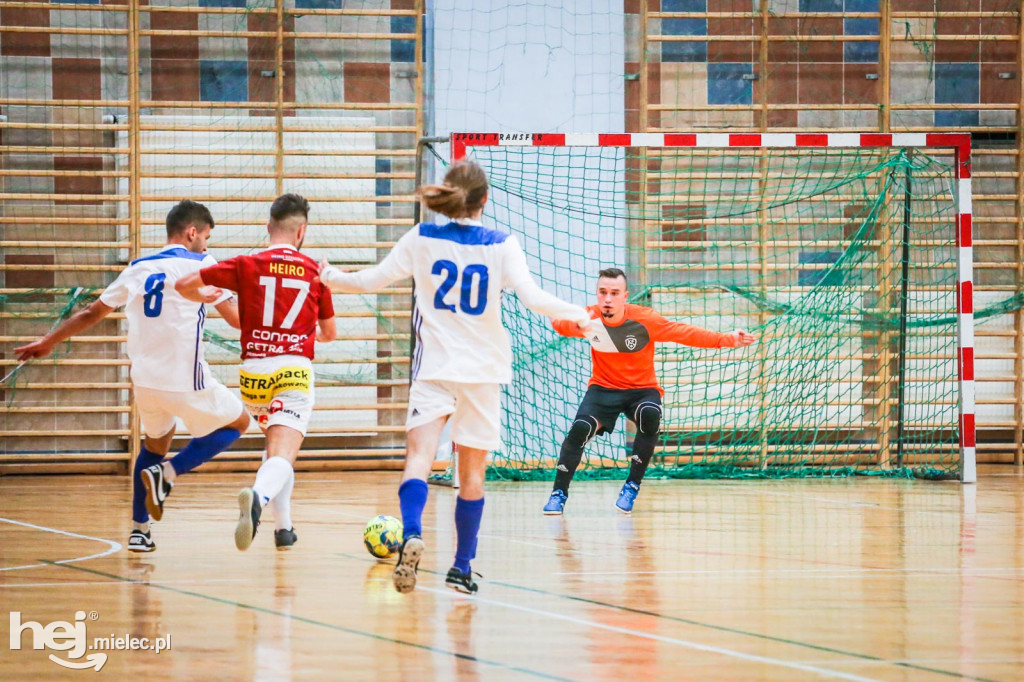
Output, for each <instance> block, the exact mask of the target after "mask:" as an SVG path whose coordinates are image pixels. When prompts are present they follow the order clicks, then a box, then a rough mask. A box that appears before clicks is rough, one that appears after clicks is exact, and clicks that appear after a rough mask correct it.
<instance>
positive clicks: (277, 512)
mask: <svg viewBox="0 0 1024 682" xmlns="http://www.w3.org/2000/svg"><path fill="white" fill-rule="evenodd" d="M274 459H280V457H275V458H274ZM294 486H295V470H294V469H289V471H288V480H287V481H285V483H284V486H283V487H282V488H281V492H279V493H278V494H277V496H276V497H274V499H273V500H271V502H270V508H271V509H273V510H274V530H291V528H292V488H293V487H294Z"/></svg>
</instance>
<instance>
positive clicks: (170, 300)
mask: <svg viewBox="0 0 1024 682" xmlns="http://www.w3.org/2000/svg"><path fill="white" fill-rule="evenodd" d="M216 263H217V261H216V259H214V258H213V256H208V255H206V254H203V253H193V252H192V251H189V250H188V249H186V248H185V247H184V246H180V245H178V244H168V245H167V246H165V247H164V248H163V249H162V250H160V251H158V252H157V253H154V254H151V255H149V256H143V257H142V258H137V259H135V260H133V261H132V262H131V263H130V264H129V265H128V267H127V268H125V269H124V271H122V272H121V274H120V275H118V277H117V279H115V280H114V282H113V283H112V284H111V285H110V286H108V287H107V288H106V290H104V292H103V294H101V295H100V301H102V302H103V303H104V304H106V305H108V306H110V307H111V308H120V307H121V306H124V312H125V317H127V318H128V357H129V358H130V359H131V361H132V368H131V377H132V382H133V383H134V384H136V385H137V386H144V387H146V388H153V389H158V390H162V391H201V390H203V389H204V388H206V387H207V386H209V385H210V384H211V377H210V368H209V366H207V364H206V360H205V359H204V358H203V325H204V323H205V322H206V308H205V306H204V305H203V304H202V303H195V302H194V301H189V300H188V299H186V298H184V297H183V296H181V294H179V293H178V292H177V291H175V289H174V283H175V282H176V281H177V280H178V279H179V278H181V277H184V276H185V275H188V274H190V273H193V272H198V271H199V270H200V269H201V268H205V267H209V266H211V265H216ZM229 297H230V295H229V294H226V295H225V296H224V298H222V299H221V300H222V301H223V300H225V299H227V298H229ZM219 302H220V301H218V303H219ZM212 381H216V380H215V379H213V380H212Z"/></svg>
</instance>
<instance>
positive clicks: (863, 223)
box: [452, 134, 974, 480]
mask: <svg viewBox="0 0 1024 682" xmlns="http://www.w3.org/2000/svg"><path fill="white" fill-rule="evenodd" d="M452 152H453V158H456V159H458V158H461V157H462V156H463V155H465V156H468V157H470V158H472V159H474V160H475V161H477V162H478V163H480V164H481V165H482V166H483V167H484V169H485V170H486V172H487V174H488V176H489V178H490V181H491V183H492V192H491V198H490V201H489V202H488V204H487V207H486V210H485V219H486V220H487V221H488V224H490V225H494V226H495V227H498V228H500V229H503V230H507V231H510V232H512V233H514V234H516V235H518V236H519V237H520V239H521V241H522V242H523V245H524V249H525V250H526V252H527V255H528V258H529V259H530V265H531V268H532V269H533V271H534V273H535V274H536V275H537V276H538V277H539V279H540V280H541V284H542V286H543V287H544V288H545V289H547V290H548V291H551V292H552V293H556V294H558V295H560V296H562V297H564V298H567V299H570V300H573V301H574V302H577V303H583V304H591V303H593V302H594V291H595V288H596V283H597V273H598V270H600V269H602V268H607V267H621V268H623V269H624V270H625V271H626V273H627V275H628V277H629V294H630V301H631V302H633V303H636V304H639V305H645V306H650V307H653V308H654V309H655V310H656V311H658V312H660V313H661V314H663V315H664V316H666V317H668V318H669V319H672V320H679V321H685V322H687V323H690V324H695V325H698V326H701V327H705V328H709V329H712V330H717V331H731V330H733V329H736V328H745V329H747V330H749V331H751V332H753V333H754V334H756V335H757V336H758V337H759V342H758V343H757V344H755V345H753V346H751V347H747V348H740V349H715V350H707V349H698V348H689V347H684V346H679V345H674V344H668V343H665V344H658V347H657V352H656V360H655V369H656V372H657V375H658V377H659V380H660V383H661V386H662V387H663V388H664V391H665V396H664V407H665V411H664V417H663V420H662V431H661V438H660V443H659V447H658V449H657V450H656V452H655V458H654V460H653V462H652V464H651V468H650V469H649V472H650V473H649V475H650V476H659V475H660V476H666V477H789V476H842V475H851V474H877V475H888V476H906V477H909V476H916V477H926V478H964V479H966V480H972V479H973V476H974V471H973V470H974V464H973V462H974V455H973V452H974V450H973V446H974V442H973V438H974V426H973V411H974V410H973V402H974V399H973V348H972V346H973V331H972V329H973V327H972V324H973V322H972V318H971V315H970V313H971V302H970V301H971V299H970V295H971V288H970V287H971V285H970V280H971V272H970V211H971V208H970V184H969V183H970V180H969V177H970V173H969V141H968V138H967V136H954V135H945V136H936V135H923V134H921V135H915V134H907V135H859V134H838V135H837V134H830V135H724V134H722V135H718V134H711V135H704V134H698V135H661V134H658V135H653V134H652V135H633V136H630V135H606V136H599V135H589V136H587V135H579V136H574V135H518V134H515V135H513V134H504V135H498V134H459V135H455V136H453V138H452ZM961 241H962V242H963V243H961ZM958 292H959V295H958ZM961 299H962V300H961ZM506 301H507V302H506V308H505V310H504V316H505V321H506V325H507V326H508V328H509V330H510V332H511V337H512V339H513V346H514V352H515V371H514V376H515V378H514V381H513V383H512V384H511V385H510V386H508V387H507V389H506V392H505V395H504V401H503V410H504V415H503V430H504V433H503V441H504V447H503V449H502V450H501V451H500V452H498V453H496V454H495V456H494V460H493V467H494V471H495V472H497V473H498V474H499V475H503V476H507V477H513V478H543V477H549V476H550V475H551V472H552V471H553V468H554V465H555V462H556V460H557V456H558V451H559V446H560V443H561V441H562V439H563V437H564V435H565V433H566V431H567V429H568V427H569V425H570V424H571V422H572V419H573V416H574V415H575V411H576V409H577V407H578V405H579V402H580V400H581V399H582V397H583V394H584V392H585V390H586V387H587V382H588V379H589V378H590V369H591V360H590V348H589V346H588V344H587V342H586V341H585V340H583V339H576V338H563V337H560V336H558V335H556V334H555V333H554V332H553V330H552V329H551V327H550V324H549V323H548V321H547V320H546V319H544V318H542V317H540V316H537V315H535V314H533V313H530V312H529V311H527V310H526V309H525V308H524V307H523V306H522V305H521V304H520V303H519V302H518V300H516V298H515V297H514V296H510V297H507V299H506ZM958 306H960V307H959V309H958ZM632 438H633V425H632V424H631V423H628V422H627V421H626V420H625V419H624V418H620V420H619V423H618V424H617V428H616V431H615V433H614V434H613V435H611V436H610V437H600V438H596V439H594V440H593V441H592V442H591V443H590V445H588V447H587V450H586V454H585V459H584V462H583V465H582V466H581V469H580V471H579V472H578V474H577V476H578V477H584V478H585V477H588V476H590V477H602V476H614V477H621V476H622V472H621V470H622V469H623V468H625V467H628V465H629V450H630V447H631V444H632Z"/></svg>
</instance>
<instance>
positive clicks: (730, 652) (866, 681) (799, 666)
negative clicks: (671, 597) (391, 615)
mask: <svg viewBox="0 0 1024 682" xmlns="http://www.w3.org/2000/svg"><path fill="white" fill-rule="evenodd" d="M418 589H419V590H422V591H424V592H431V593H434V594H443V595H445V596H452V597H454V593H452V592H451V590H448V589H437V588H434V587H424V586H421V587H419V588H418ZM471 599H472V600H473V601H474V602H482V603H484V604H493V605H494V606H501V607H504V608H507V609H513V610H515V611H523V612H525V613H532V614H534V615H536V616H543V617H546V618H551V619H554V620H562V621H566V622H569V623H576V624H577V625H583V626H586V627H589V628H595V629H599V630H608V631H609V632H617V633H619V634H621V635H630V636H632V637H639V638H641V639H650V640H654V641H656V642H664V643H666V644H676V645H678V646H682V647H685V648H687V649H695V650H697V651H705V652H708V653H712V654H719V655H722V656H728V657H730V658H738V659H740V660H742V661H749V662H751V663H761V664H764V665H774V666H779V667H782V668H791V669H793V670H799V671H800V672H805V673H813V674H816V675H823V676H825V677H835V678H839V679H841V680H853V681H854V682H878V680H876V679H875V678H873V677H861V676H860V675H854V674H853V673H844V672H840V671H838V670H831V669H829V668H819V667H817V666H813V665H805V664H803V663H799V662H797V661H786V660H783V659H781V658H771V657H769V656H758V655H757V654H748V653H744V652H742V651H736V650H734V649H726V648H725V647H720V646H712V645H710V644H700V643H698V642H692V641H690V640H688V639H678V638H676V637H667V636H665V635H656V634H654V633H651V632H644V631H643V630H633V629H631V628H623V627H619V626H617V625H607V624H605V623H598V622H595V621H592V620H587V619H585V618H576V617H575V616H568V615H566V614H564V613H556V612H554V611H545V610H544V609H535V608H533V607H531V606H523V605H521V604H511V603H509V602H503V601H498V600H496V599H488V598H486V597H481V596H479V595H474V596H473V597H471Z"/></svg>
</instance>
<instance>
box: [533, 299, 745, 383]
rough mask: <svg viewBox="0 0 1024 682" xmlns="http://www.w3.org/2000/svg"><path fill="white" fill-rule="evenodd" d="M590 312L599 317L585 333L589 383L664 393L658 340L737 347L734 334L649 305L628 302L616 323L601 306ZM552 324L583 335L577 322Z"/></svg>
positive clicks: (590, 308) (564, 331) (565, 332)
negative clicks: (659, 373)
mask: <svg viewBox="0 0 1024 682" xmlns="http://www.w3.org/2000/svg"><path fill="white" fill-rule="evenodd" d="M587 312H589V313H590V316H591V318H594V319H596V320H597V323H595V324H594V325H592V326H591V328H590V331H589V333H588V334H586V338H587V340H588V341H589V342H590V357H591V359H592V360H593V362H594V369H593V373H592V375H591V377H590V382H589V383H588V384H587V385H588V386H594V385H597V386H603V387H604V388H618V389H632V388H656V389H658V391H659V392H661V394H662V395H664V394H665V392H664V391H663V390H662V389H661V386H659V385H658V377H657V376H655V374H654V344H655V342H657V341H669V342H672V343H681V344H683V345H684V346H695V347H697V348H732V347H734V346H736V338H735V337H734V336H733V335H732V334H722V333H720V332H713V331H709V330H707V329H702V328H700V327H695V326H693V325H692V324H684V323H682V322H672V321H671V320H666V319H665V318H664V317H662V316H661V315H659V314H658V313H656V312H654V311H653V310H651V309H650V308H645V307H643V306H639V305H633V304H631V303H627V304H626V316H625V317H624V318H623V319H622V321H621V322H619V323H618V324H616V325H611V324H608V323H607V322H605V321H604V320H603V318H602V317H601V313H600V309H599V308H598V307H597V306H595V305H592V306H588V307H587ZM552 326H553V327H554V328H555V331H556V332H558V333H559V334H561V335H562V336H577V337H580V338H583V337H584V333H583V332H581V331H580V330H579V328H578V327H577V326H576V323H575V322H571V321H569V320H555V321H554V322H552Z"/></svg>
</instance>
